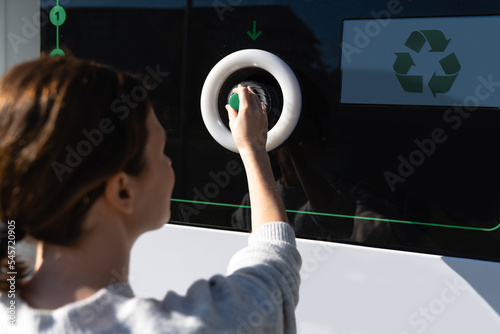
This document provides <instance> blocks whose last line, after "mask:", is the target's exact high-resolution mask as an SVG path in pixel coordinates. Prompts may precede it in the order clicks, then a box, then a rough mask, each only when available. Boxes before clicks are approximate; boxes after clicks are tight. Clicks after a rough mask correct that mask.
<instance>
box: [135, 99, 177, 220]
mask: <svg viewBox="0 0 500 334" xmlns="http://www.w3.org/2000/svg"><path fill="white" fill-rule="evenodd" d="M146 124H147V129H148V139H147V142H146V148H145V151H144V154H145V160H146V166H145V168H144V170H143V173H142V174H141V175H140V176H139V177H138V180H139V182H140V186H139V194H138V195H139V199H138V206H137V209H138V213H139V214H140V217H139V221H141V222H143V223H146V222H147V223H148V226H147V227H151V229H156V228H159V227H161V226H163V224H165V223H167V222H168V221H169V220H170V198H171V196H172V190H173V188H174V183H175V175H174V170H173V168H172V161H171V160H170V158H169V157H168V156H166V155H165V154H164V149H165V143H166V141H167V135H166V132H165V130H164V129H163V127H162V126H161V124H160V122H159V121H158V119H157V118H156V115H155V113H154V111H153V109H150V110H149V115H148V118H147V121H146ZM141 224H142V223H141Z"/></svg>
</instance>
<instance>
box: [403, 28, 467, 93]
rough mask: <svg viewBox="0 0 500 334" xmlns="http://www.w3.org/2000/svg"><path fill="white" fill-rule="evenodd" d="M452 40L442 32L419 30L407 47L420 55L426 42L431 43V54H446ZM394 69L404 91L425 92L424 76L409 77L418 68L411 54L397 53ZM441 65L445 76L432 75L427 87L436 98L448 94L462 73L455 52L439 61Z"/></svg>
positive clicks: (407, 42)
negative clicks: (412, 69)
mask: <svg viewBox="0 0 500 334" xmlns="http://www.w3.org/2000/svg"><path fill="white" fill-rule="evenodd" d="M450 41H451V39H446V37H445V36H444V34H443V33H442V32H441V31H440V30H419V31H413V32H412V33H411V34H410V37H408V39H407V40H406V43H405V46H406V47H407V48H409V49H410V50H412V51H414V52H416V53H417V54H418V53H420V51H421V50H422V48H423V46H424V45H425V43H426V42H428V43H429V46H430V50H429V52H445V50H446V47H447V46H448V44H449V43H450ZM395 55H396V61H395V62H394V65H393V69H394V71H395V74H396V77H397V78H398V80H399V83H400V84H401V87H402V88H403V90H405V91H406V92H409V93H422V92H423V91H424V84H423V76H422V75H408V72H409V71H410V68H411V67H412V66H416V65H415V62H414V61H413V58H412V56H411V54H410V53H409V52H397V53H395ZM439 64H440V65H441V68H442V69H443V71H444V73H445V75H436V72H434V73H433V74H432V77H431V78H430V80H429V82H428V83H427V85H428V86H429V88H430V90H431V92H432V95H434V97H436V94H438V93H441V94H442V93H446V92H448V91H449V90H450V89H451V87H452V86H453V83H454V82H455V79H456V78H457V76H458V72H459V71H460V63H459V62H458V59H457V56H456V55H455V53H454V52H452V53H450V54H449V55H447V56H445V57H444V58H442V59H441V60H439Z"/></svg>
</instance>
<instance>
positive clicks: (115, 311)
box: [0, 222, 301, 334]
mask: <svg viewBox="0 0 500 334" xmlns="http://www.w3.org/2000/svg"><path fill="white" fill-rule="evenodd" d="M300 265H301V258H300V255H299V253H298V251H297V249H296V246H295V236H294V233H293V230H292V229H291V228H290V227H289V226H288V224H285V223H281V222H277V223H269V224H265V225H263V226H261V227H260V228H259V229H257V230H256V231H254V232H253V233H252V234H251V235H250V237H249V242H248V246H247V247H246V248H244V249H242V250H241V251H239V252H238V253H236V254H235V255H234V256H233V258H232V259H231V261H230V263H229V267H228V275H227V276H221V275H216V276H213V277H211V278H210V279H208V280H199V281H196V282H195V283H193V284H192V285H191V287H190V288H189V290H188V291H187V293H186V295H185V296H181V295H178V294H176V293H174V292H168V293H167V294H166V296H165V298H164V299H163V300H155V299H146V298H138V297H135V296H134V293H133V292H132V289H131V288H130V286H129V285H128V284H123V283H122V284H114V285H110V286H108V287H106V288H103V289H101V290H100V291H98V292H97V293H96V294H94V295H93V296H91V297H89V298H86V299H84V300H81V301H78V302H74V303H71V304H68V305H65V306H63V307H61V308H59V309H56V310H53V311H49V310H36V309H32V308H30V307H29V306H28V305H27V304H25V303H24V302H22V301H21V300H19V298H18V299H17V300H16V324H15V326H12V325H10V321H9V319H8V312H7V307H8V306H9V302H10V299H9V298H8V296H7V295H5V294H2V295H0V304H1V308H2V310H1V312H0V333H22V334H28V333H65V334H70V333H141V334H142V333H179V334H181V333H197V334H201V333H207V334H208V333H214V334H215V333H217V334H226V333H227V334H229V333H231V334H232V333H235V334H240V333H242V334H243V333H245V334H246V333H252V334H257V333H272V334H276V333H286V334H292V333H296V324H295V307H296V305H297V303H298V298H299V284H300V276H299V269H300Z"/></svg>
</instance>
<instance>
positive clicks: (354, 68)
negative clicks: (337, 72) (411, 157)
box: [340, 16, 500, 107]
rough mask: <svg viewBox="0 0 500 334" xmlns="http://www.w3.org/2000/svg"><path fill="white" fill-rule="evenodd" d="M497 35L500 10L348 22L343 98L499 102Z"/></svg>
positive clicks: (499, 104)
mask: <svg viewBox="0 0 500 334" xmlns="http://www.w3.org/2000/svg"><path fill="white" fill-rule="evenodd" d="M495 36H500V16H475V17H441V18H392V19H391V18H385V19H370V20H368V19H355V20H354V19H352V20H351V19H347V20H344V22H343V34H342V52H341V66H340V67H341V76H342V84H341V97H340V101H341V103H356V104H358V103H359V104H389V105H391V104H394V105H419V106H453V105H471V104H474V106H475V107H476V106H477V107H500V43H499V42H498V41H496V40H495ZM484 78H488V80H489V82H485V79H484ZM479 86H481V87H479ZM478 87H479V88H480V89H479V88H478ZM478 94H479V97H480V98H477V97H476V98H474V99H473V100H471V99H470V97H471V96H477V95H478Z"/></svg>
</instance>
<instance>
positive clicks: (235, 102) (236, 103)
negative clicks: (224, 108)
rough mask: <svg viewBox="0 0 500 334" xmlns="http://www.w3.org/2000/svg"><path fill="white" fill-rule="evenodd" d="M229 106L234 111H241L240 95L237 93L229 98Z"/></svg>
mask: <svg viewBox="0 0 500 334" xmlns="http://www.w3.org/2000/svg"><path fill="white" fill-rule="evenodd" d="M229 105H230V106H231V108H233V109H234V110H239V109H240V98H239V97H238V94H236V93H235V94H233V95H231V96H230V97H229Z"/></svg>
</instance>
